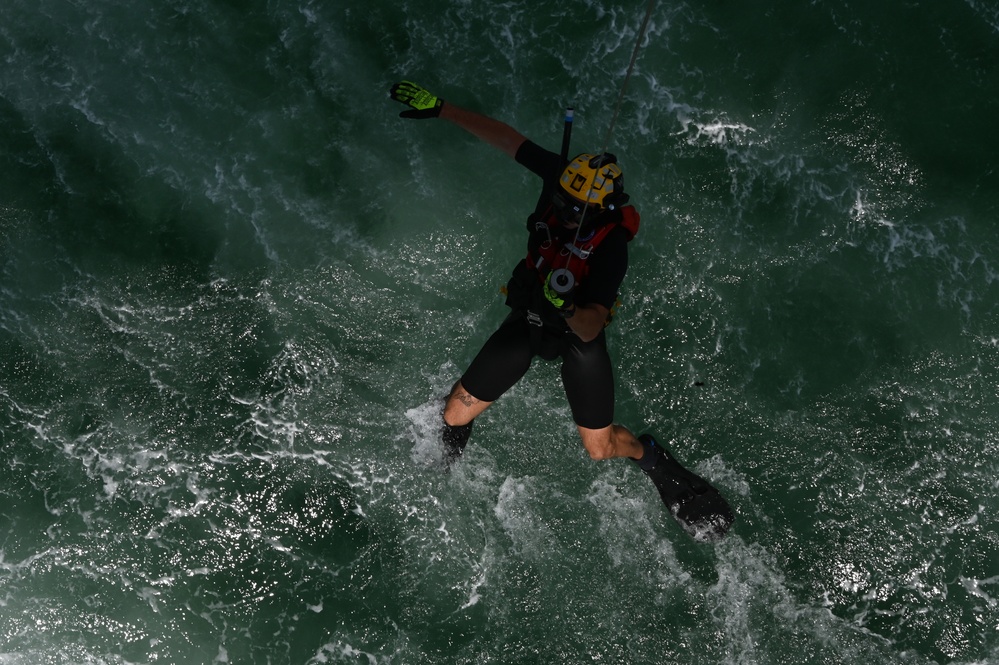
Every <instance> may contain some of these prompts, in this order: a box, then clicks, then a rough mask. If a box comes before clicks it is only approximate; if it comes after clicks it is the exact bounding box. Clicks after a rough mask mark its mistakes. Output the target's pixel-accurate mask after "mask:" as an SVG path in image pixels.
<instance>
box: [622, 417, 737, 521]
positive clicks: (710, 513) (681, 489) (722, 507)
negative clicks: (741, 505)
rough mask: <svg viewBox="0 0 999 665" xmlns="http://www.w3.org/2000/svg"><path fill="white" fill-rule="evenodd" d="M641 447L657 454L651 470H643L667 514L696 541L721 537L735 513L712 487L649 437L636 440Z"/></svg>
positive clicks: (645, 435) (647, 435) (644, 436)
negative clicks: (658, 452) (657, 452)
mask: <svg viewBox="0 0 999 665" xmlns="http://www.w3.org/2000/svg"><path fill="white" fill-rule="evenodd" d="M638 439H639V441H641V442H642V445H644V446H652V447H654V448H656V449H658V451H660V454H659V459H658V460H657V462H656V464H655V466H654V467H653V468H652V469H649V470H647V471H645V474H646V475H647V476H649V478H650V479H651V480H652V482H653V483H654V484H655V486H656V489H657V490H659V496H660V497H661V498H662V500H663V503H664V504H666V507H667V508H668V509H669V511H670V514H671V515H673V517H674V519H676V521H677V522H679V523H680V525H681V526H682V527H683V528H684V530H685V531H686V532H687V533H689V534H690V535H691V536H692V537H693V538H694V539H695V540H698V541H713V540H718V539H720V538H722V537H723V536H724V535H725V534H726V533H728V530H729V529H730V528H731V527H732V524H733V523H734V522H735V513H734V512H733V511H732V507H731V506H730V505H729V504H728V501H726V500H725V497H723V496H722V495H721V494H720V493H719V492H718V490H717V489H715V487H714V486H713V485H712V484H711V483H709V482H708V481H706V480H705V479H704V478H701V477H700V476H698V475H697V474H696V473H694V472H692V471H690V470H689V469H687V468H685V467H684V466H683V465H682V464H680V463H679V462H678V461H677V460H676V458H675V457H673V455H671V454H670V452H669V451H668V450H666V448H664V447H663V446H662V445H660V444H659V443H658V442H657V441H656V440H655V438H653V437H652V435H650V434H643V435H642V436H640V437H638Z"/></svg>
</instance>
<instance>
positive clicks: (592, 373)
mask: <svg viewBox="0 0 999 665" xmlns="http://www.w3.org/2000/svg"><path fill="white" fill-rule="evenodd" d="M516 159H517V162H518V163H520V164H522V165H523V166H525V167H526V168H527V169H529V170H530V171H531V172H533V173H535V174H536V175H538V176H539V177H540V178H541V179H542V182H543V183H544V184H543V187H542V192H541V196H540V197H539V199H538V204H537V207H536V208H535V211H534V214H533V215H531V216H530V217H528V220H527V230H528V232H529V233H530V237H529V240H528V246H529V248H531V247H535V246H536V244H535V243H539V242H540V241H541V237H540V236H539V234H544V235H545V237H546V238H547V232H546V231H544V229H543V228H541V227H539V226H538V225H537V222H538V221H539V220H540V219H541V216H542V215H543V214H545V212H546V210H547V209H548V207H549V205H550V202H551V193H552V188H553V187H556V186H558V185H557V178H558V175H559V173H560V172H561V170H562V166H563V165H562V163H561V158H560V157H559V155H558V154H556V153H553V152H550V151H548V150H545V149H544V148H541V147H540V146H538V145H537V144H535V143H533V142H531V141H526V142H525V143H524V144H523V145H522V146H521V147H520V149H519V150H518V151H517V156H516ZM565 233H567V234H568V235H567V238H566V240H567V241H571V240H572V239H573V236H574V235H575V231H565ZM587 263H588V265H589V271H588V273H587V274H586V277H585V279H583V280H581V281H580V283H579V284H578V285H577V286H576V290H575V291H574V293H573V298H574V302H575V303H576V305H577V306H580V305H587V304H590V303H597V304H600V305H603V306H604V307H606V308H607V309H611V307H613V305H614V302H615V300H616V299H617V294H618V289H619V287H620V286H621V282H622V280H623V279H624V275H625V273H626V272H627V270H628V233H627V232H626V231H625V229H623V228H616V229H614V230H613V231H611V232H610V233H609V234H608V235H607V236H606V237H605V238H604V240H603V241H602V242H601V243H600V244H599V246H597V248H596V249H595V250H594V251H593V254H592V255H591V256H590V258H589V259H587ZM507 288H508V291H509V293H508V297H507V304H508V305H510V307H511V309H512V310H513V311H512V312H511V314H510V316H509V317H507V319H506V320H505V321H504V322H503V324H502V325H501V326H500V327H499V329H498V330H497V331H496V332H495V333H493V335H492V336H491V337H490V338H489V340H488V341H487V342H486V343H485V345H484V346H483V347H482V350H481V351H479V353H478V355H477V356H476V357H475V359H474V360H473V361H472V364H471V365H470V366H469V368H468V371H466V372H465V374H464V376H462V377H461V383H462V385H463V386H464V387H465V390H467V391H468V392H469V394H471V395H472V396H474V397H475V398H477V399H479V400H482V401H485V402H493V401H495V400H496V399H498V398H499V397H500V396H501V395H502V394H503V393H505V392H506V391H507V390H509V389H510V388H511V387H512V386H513V385H514V384H515V383H517V381H519V380H520V378H521V377H522V376H524V374H525V373H526V372H527V370H528V369H529V368H530V366H531V362H532V361H533V359H534V357H535V356H540V357H542V358H544V359H546V360H554V359H555V358H559V357H560V358H561V359H562V385H563V386H564V388H565V394H566V397H567V398H568V400H569V407H570V408H571V409H572V417H573V420H574V421H575V422H576V424H577V425H580V426H582V427H586V428H589V429H601V428H603V427H607V426H608V425H610V424H611V423H612V422H613V419H614V375H613V370H612V368H611V362H610V356H609V355H608V353H607V340H606V337H605V335H604V331H600V334H599V335H598V336H597V338H596V339H594V340H593V341H591V342H584V341H582V340H581V339H580V338H579V337H578V336H577V335H576V334H575V333H573V332H572V331H571V330H570V329H569V326H568V324H567V323H566V322H565V320H564V319H563V318H562V317H561V316H560V315H559V313H558V310H557V309H556V308H555V307H554V306H553V305H552V304H551V303H550V302H548V301H547V300H546V299H545V297H544V293H543V287H542V285H541V282H540V281H539V279H538V277H537V274H536V272H535V271H534V269H533V268H532V267H531V266H529V265H527V261H526V260H524V261H521V262H520V263H519V264H517V267H516V268H514V271H513V276H512V277H511V279H510V282H509V283H508V285H507ZM529 311H530V312H532V313H533V314H534V315H536V316H531V317H528V312H529ZM539 319H540V323H541V325H537V324H538V323H539Z"/></svg>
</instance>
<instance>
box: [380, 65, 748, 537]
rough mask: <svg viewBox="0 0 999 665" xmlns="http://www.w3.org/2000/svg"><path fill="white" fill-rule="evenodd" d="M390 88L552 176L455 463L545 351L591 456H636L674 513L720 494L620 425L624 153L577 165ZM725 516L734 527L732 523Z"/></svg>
mask: <svg viewBox="0 0 999 665" xmlns="http://www.w3.org/2000/svg"><path fill="white" fill-rule="evenodd" d="M390 95H391V97H392V99H394V100H396V101H398V102H401V103H403V104H405V105H407V106H408V107H409V108H408V109H407V110H406V111H403V112H402V113H400V116H402V117H404V118H411V119H426V118H441V119H443V120H447V121H449V122H451V123H453V124H455V125H457V126H458V127H460V128H462V129H464V130H465V131H467V132H469V133H471V134H472V135H473V136H475V137H477V138H479V139H480V140H482V141H484V142H485V143H487V144H489V145H491V146H493V147H495V148H497V149H499V150H501V151H502V152H504V153H506V154H507V155H509V156H510V157H511V158H513V159H514V160H515V161H516V162H517V163H519V164H521V165H522V166H524V167H526V168H527V169H528V170H530V171H531V172H533V173H534V174H535V175H537V176H538V177H540V178H541V181H542V189H541V194H540V197H539V199H538V202H537V205H536V206H535V209H534V212H533V213H532V214H531V215H530V216H529V217H528V219H527V231H528V254H527V257H526V258H525V259H524V260H522V261H521V262H520V263H518V264H517V266H516V267H515V268H514V271H513V275H512V277H511V278H510V280H509V282H508V284H507V304H508V305H509V306H510V308H511V313H510V315H509V316H508V317H507V318H506V320H504V321H503V323H502V324H501V325H500V326H499V328H498V329H497V330H496V332H495V333H493V335H492V336H491V337H490V338H489V339H488V341H486V343H485V345H484V346H483V347H482V349H481V350H480V351H479V353H478V355H476V357H475V359H474V360H473V361H472V363H471V365H470V366H469V367H468V369H467V370H466V371H465V373H464V374H463V375H462V376H461V378H460V379H459V380H458V381H457V382H456V383H455V385H454V387H453V388H452V390H451V393H450V395H449V396H448V398H447V401H446V403H445V407H444V412H443V418H444V423H443V434H442V440H443V443H444V446H445V459H446V462H447V463H448V465H450V464H451V463H453V462H454V461H455V460H457V459H458V458H459V457H460V456H461V454H462V451H463V450H464V448H465V445H466V443H467V441H468V438H469V435H470V434H471V431H472V425H473V423H474V420H475V418H476V417H477V416H478V415H479V414H481V413H482V412H483V411H485V410H486V409H487V408H488V407H489V406H490V405H491V404H492V403H493V402H494V401H496V400H497V399H499V397H500V396H501V395H503V393H505V392H506V391H507V390H509V389H510V388H511V387H512V386H513V385H514V384H515V383H517V381H519V380H520V379H521V377H523V376H524V374H525V373H526V372H527V370H528V369H529V368H530V366H531V363H532V361H533V359H534V358H535V357H540V358H542V359H545V360H555V359H560V360H561V363H562V365H561V374H562V384H563V387H564V389H565V394H566V397H567V399H568V402H569V407H570V409H571V411H572V417H573V420H574V421H575V424H576V427H577V429H578V431H579V436H580V438H581V439H582V443H583V447H584V448H585V449H586V451H587V453H588V454H589V455H590V457H591V458H592V459H594V460H607V459H612V458H617V457H627V458H630V459H632V460H634V461H635V462H636V463H637V464H638V465H639V466H640V467H641V468H642V469H643V470H644V471H645V472H646V474H647V475H649V476H650V478H651V479H652V480H653V481H654V482H655V484H656V487H657V488H658V489H659V492H660V495H661V497H662V498H663V501H664V502H666V504H667V506H669V507H670V508H671V509H673V510H674V515H676V514H677V513H676V510H675V509H676V507H677V506H679V505H680V504H683V503H684V502H685V501H688V500H689V499H690V498H692V497H694V496H696V495H705V494H706V493H708V492H714V495H715V496H717V492H715V491H714V488H713V487H711V486H710V485H709V484H708V483H706V482H705V481H703V479H700V478H699V477H698V476H696V475H694V474H691V473H690V472H687V471H686V469H683V468H682V467H681V466H680V465H679V464H678V463H677V462H676V461H675V460H674V459H673V458H672V456H671V455H670V454H669V452H668V451H666V450H665V448H663V447H661V446H660V445H659V444H658V443H657V442H656V441H655V439H654V438H653V437H652V436H651V435H648V434H643V435H642V436H641V437H636V436H635V435H634V434H633V433H632V432H631V431H630V430H629V429H628V428H626V427H624V426H622V425H619V424H616V423H614V422H613V420H614V378H613V370H612V367H611V361H610V356H609V354H608V352H607V340H606V335H605V333H604V328H605V326H606V325H607V323H608V322H609V320H610V315H611V309H612V307H613V306H614V303H615V301H616V299H617V295H618V289H619V288H620V286H621V283H622V280H623V279H624V276H625V273H626V272H627V269H628V242H629V241H630V240H631V238H632V237H633V236H634V234H635V233H636V232H637V231H638V226H639V216H638V213H637V212H636V211H635V209H634V208H633V207H632V206H628V205H626V204H627V202H628V196H627V195H626V194H625V193H624V179H623V175H622V173H621V169H620V168H619V167H618V166H617V164H616V161H617V160H616V158H615V157H614V156H613V155H609V154H603V155H590V154H582V155H579V156H577V157H576V158H574V159H573V160H571V161H570V162H569V163H568V164H566V163H563V158H562V156H561V155H558V154H556V153H554V152H551V151H549V150H546V149H544V148H542V147H541V146H539V145H537V144H536V143H534V142H533V141H531V140H529V139H528V138H527V137H525V136H524V135H522V134H521V133H520V132H518V131H517V130H516V129H514V128H513V127H511V126H509V125H507V124H506V123H503V122H501V121H499V120H495V119H493V118H490V117H488V116H485V115H482V114H479V113H476V112H474V111H470V110H467V109H464V108H461V107H459V106H456V105H454V104H450V103H445V102H444V101H443V100H441V99H440V98H438V97H436V96H435V95H432V94H431V93H430V92H428V91H427V90H426V89H424V88H422V87H421V86H419V85H416V84H414V83H412V82H408V81H402V82H400V83H397V84H396V85H395V86H393V88H392V89H391V92H390ZM684 473H685V474H686V475H684ZM718 498H719V499H720V497H718ZM722 501H723V500H722ZM725 507H726V508H727V504H725ZM694 518H697V516H696V515H695V516H694ZM678 519H681V518H680V517H679V516H678ZM683 521H684V520H683V519H681V523H683ZM722 522H724V525H723V529H722V531H724V530H726V529H727V528H728V525H730V524H731V519H728V521H727V522H726V521H725V520H722Z"/></svg>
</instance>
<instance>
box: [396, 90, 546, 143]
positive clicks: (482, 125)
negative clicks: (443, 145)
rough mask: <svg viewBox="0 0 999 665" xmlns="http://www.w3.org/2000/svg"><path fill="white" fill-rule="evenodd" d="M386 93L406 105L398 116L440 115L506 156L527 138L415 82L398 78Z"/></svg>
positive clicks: (415, 117) (436, 116)
mask: <svg viewBox="0 0 999 665" xmlns="http://www.w3.org/2000/svg"><path fill="white" fill-rule="evenodd" d="M390 94H391V95H392V99H394V100H396V101H397V102H401V103H403V104H405V105H407V106H409V107H410V109H409V110H407V111H403V112H402V113H400V114H399V115H400V116H401V117H403V118H414V119H417V120H422V119H425V118H443V119H444V120H447V121H449V122H451V123H453V124H455V125H457V126H458V127H461V128H462V129H464V130H465V131H466V132H468V133H469V134H471V135H472V136H475V137H476V138H478V139H479V140H481V141H483V142H484V143H488V144H489V145H491V146H493V147H494V148H497V149H498V150H502V151H503V152H505V153H506V154H507V155H509V156H510V157H516V156H517V150H519V149H520V146H521V145H523V144H524V141H526V140H527V137H526V136H524V135H523V134H521V133H520V132H518V131H517V130H516V129H514V128H513V127H511V126H510V125H508V124H506V123H505V122H500V121H499V120H496V119H494V118H490V117H489V116H487V115H483V114H481V113H476V112H475V111H469V110H468V109H463V108H461V107H460V106H456V105H454V104H451V103H448V102H445V101H444V100H443V99H441V98H439V97H437V96H435V95H433V94H431V93H430V92H429V91H428V90H426V89H425V88H423V87H421V86H418V85H416V84H415V83H411V82H409V81H401V82H399V83H397V84H395V85H394V86H393V87H392V90H391V93H390Z"/></svg>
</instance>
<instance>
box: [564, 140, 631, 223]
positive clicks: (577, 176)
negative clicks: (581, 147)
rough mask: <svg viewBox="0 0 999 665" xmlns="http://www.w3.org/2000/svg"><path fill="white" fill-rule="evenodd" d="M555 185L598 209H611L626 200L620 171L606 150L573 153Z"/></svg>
mask: <svg viewBox="0 0 999 665" xmlns="http://www.w3.org/2000/svg"><path fill="white" fill-rule="evenodd" d="M559 185H560V186H561V188H562V190H563V191H565V192H566V193H567V194H569V195H570V196H572V197H573V198H574V199H576V200H577V201H579V202H581V203H584V204H588V205H592V206H596V207H597V208H598V209H600V210H613V209H614V208H616V207H618V206H621V205H624V204H625V203H626V202H627V201H628V195H627V194H625V193H624V175H623V174H622V173H621V169H620V167H619V166H618V165H617V158H616V157H615V156H614V155H612V154H610V153H604V154H602V155H591V154H588V153H583V154H582V155H577V156H576V157H575V158H574V159H573V160H572V161H571V162H569V165H568V166H566V167H565V170H563V171H562V176H561V177H560V178H559Z"/></svg>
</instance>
